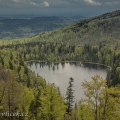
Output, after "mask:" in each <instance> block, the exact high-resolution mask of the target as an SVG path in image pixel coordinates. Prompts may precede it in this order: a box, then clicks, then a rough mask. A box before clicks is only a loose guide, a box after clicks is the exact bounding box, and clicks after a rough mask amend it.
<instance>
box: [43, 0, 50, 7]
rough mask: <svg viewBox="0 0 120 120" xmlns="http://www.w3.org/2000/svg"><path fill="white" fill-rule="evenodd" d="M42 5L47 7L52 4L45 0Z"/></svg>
mask: <svg viewBox="0 0 120 120" xmlns="http://www.w3.org/2000/svg"><path fill="white" fill-rule="evenodd" d="M42 5H43V6H45V7H49V6H50V5H49V3H48V2H46V1H44V2H43V3H42Z"/></svg>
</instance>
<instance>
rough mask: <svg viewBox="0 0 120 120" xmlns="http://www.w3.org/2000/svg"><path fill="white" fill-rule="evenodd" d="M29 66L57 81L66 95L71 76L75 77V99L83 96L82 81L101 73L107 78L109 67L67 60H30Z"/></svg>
mask: <svg viewBox="0 0 120 120" xmlns="http://www.w3.org/2000/svg"><path fill="white" fill-rule="evenodd" d="M27 64H28V67H29V68H30V69H31V70H32V71H33V72H35V74H36V75H37V74H39V75H40V76H42V77H43V78H44V79H45V80H46V82H47V83H48V82H49V83H55V84H56V85H57V86H58V87H59V88H60V91H61V94H62V95H64V96H65V94H66V91H67V87H68V82H69V78H70V77H72V78H73V79H74V83H73V84H74V87H73V89H74V96H75V100H79V99H81V98H82V97H83V90H82V87H81V82H82V81H84V80H85V79H86V80H91V77H92V76H94V75H96V74H99V75H101V77H103V78H106V76H107V68H106V67H105V66H102V65H96V64H88V63H84V64H83V63H82V64H81V62H65V63H59V64H58V63H46V62H29V63H27Z"/></svg>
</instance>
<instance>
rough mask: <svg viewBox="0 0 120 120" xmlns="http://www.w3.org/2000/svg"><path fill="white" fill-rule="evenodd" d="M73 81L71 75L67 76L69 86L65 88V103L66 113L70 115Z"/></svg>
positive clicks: (72, 100)
mask: <svg viewBox="0 0 120 120" xmlns="http://www.w3.org/2000/svg"><path fill="white" fill-rule="evenodd" d="M73 82H74V79H73V78H72V77H71V78H69V86H68V88H67V92H66V98H65V99H66V104H67V110H66V112H67V114H68V115H71V112H72V109H73V103H74V95H73V93H74V90H73Z"/></svg>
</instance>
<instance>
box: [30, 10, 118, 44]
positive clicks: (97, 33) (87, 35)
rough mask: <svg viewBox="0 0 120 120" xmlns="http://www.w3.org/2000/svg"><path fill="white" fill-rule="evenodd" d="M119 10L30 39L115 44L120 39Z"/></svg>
mask: <svg viewBox="0 0 120 120" xmlns="http://www.w3.org/2000/svg"><path fill="white" fill-rule="evenodd" d="M119 31H120V10H117V11H114V12H110V13H106V14H103V15H100V16H97V17H93V18H89V19H85V20H82V21H79V22H77V23H75V24H72V25H69V26H66V27H62V28H59V29H57V30H53V31H49V32H45V33H40V34H39V35H37V36H34V37H32V40H33V41H34V40H40V41H51V42H53V41H55V42H63V43H71V44H86V43H89V44H99V43H103V44H108V43H109V44H116V43H118V41H120V34H119Z"/></svg>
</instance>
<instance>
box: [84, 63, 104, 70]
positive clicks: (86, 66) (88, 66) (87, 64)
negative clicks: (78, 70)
mask: <svg viewBox="0 0 120 120" xmlns="http://www.w3.org/2000/svg"><path fill="white" fill-rule="evenodd" d="M82 64H83V66H84V67H85V68H89V69H91V68H93V69H105V68H106V66H104V65H99V64H91V63H82Z"/></svg>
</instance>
